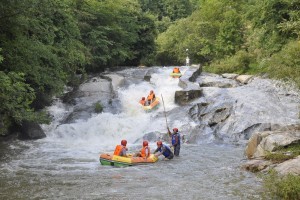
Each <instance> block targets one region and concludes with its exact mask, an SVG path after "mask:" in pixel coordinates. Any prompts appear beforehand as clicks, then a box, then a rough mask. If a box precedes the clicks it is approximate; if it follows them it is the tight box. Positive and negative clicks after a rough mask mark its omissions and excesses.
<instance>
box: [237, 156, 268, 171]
mask: <svg viewBox="0 0 300 200" xmlns="http://www.w3.org/2000/svg"><path fill="white" fill-rule="evenodd" d="M271 164H272V162H270V161H267V160H260V159H254V160H249V161H247V162H246V163H245V164H243V165H242V166H241V167H242V169H244V170H247V171H251V172H259V171H261V170H264V169H266V168H267V167H269V166H270V165H271Z"/></svg>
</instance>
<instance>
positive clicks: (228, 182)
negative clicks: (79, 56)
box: [0, 67, 262, 200]
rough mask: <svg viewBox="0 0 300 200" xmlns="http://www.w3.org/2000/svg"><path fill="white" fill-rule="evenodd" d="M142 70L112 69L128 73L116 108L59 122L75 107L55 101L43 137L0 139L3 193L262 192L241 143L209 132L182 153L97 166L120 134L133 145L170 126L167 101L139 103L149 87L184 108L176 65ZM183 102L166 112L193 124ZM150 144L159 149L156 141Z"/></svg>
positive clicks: (184, 195)
mask: <svg viewBox="0 0 300 200" xmlns="http://www.w3.org/2000/svg"><path fill="white" fill-rule="evenodd" d="M181 69H182V71H183V72H184V70H186V67H182V68H181ZM143 70H144V69H125V70H123V71H119V72H115V73H118V74H120V75H123V76H125V78H127V80H126V81H125V83H124V84H122V85H121V86H120V87H118V89H117V96H116V99H115V101H114V103H113V106H112V107H113V108H111V109H107V110H105V111H104V112H103V113H100V114H93V115H92V116H91V117H89V118H87V119H79V120H76V122H74V123H68V124H59V121H60V120H61V118H63V117H64V116H65V115H66V114H67V113H69V112H71V110H72V108H70V106H66V105H64V104H62V103H61V102H60V101H56V102H55V103H54V104H53V105H52V106H51V107H49V108H48V110H49V112H50V113H51V114H52V115H53V116H54V120H53V122H52V123H51V124H50V125H43V129H44V130H45V132H46V135H47V137H46V138H44V139H40V140H36V141H14V142H12V143H10V144H9V145H8V144H2V145H0V146H2V149H1V150H0V151H1V153H0V167H1V169H0V173H1V175H0V186H1V187H0V199H231V200H232V199H261V194H262V189H261V188H262V186H261V180H260V179H259V178H258V177H257V176H255V175H254V174H252V173H249V172H246V171H243V170H241V169H240V164H241V163H242V162H243V161H244V159H245V157H244V155H243V151H244V148H245V147H244V146H243V145H233V144H222V143H215V142H213V141H211V140H210V139H209V138H207V139H206V140H202V141H197V142H196V144H188V143H185V144H183V145H182V147H181V154H180V156H179V157H176V158H174V159H173V160H171V161H163V160H160V161H159V162H157V163H155V164H150V165H143V166H134V167H125V168H115V167H111V166H102V165H100V163H99V154H100V153H103V152H112V151H113V149H114V147H115V145H116V144H118V143H119V142H120V141H121V140H122V139H127V141H128V145H127V146H128V148H129V150H130V151H133V152H134V151H136V150H137V149H139V148H140V146H141V142H140V141H141V137H143V136H144V135H145V134H146V133H149V132H155V131H158V132H166V122H165V118H164V115H163V114H162V113H163V106H160V107H159V108H158V109H157V110H155V111H153V112H150V113H145V112H144V111H143V110H142V109H141V108H140V107H139V105H138V100H139V99H140V98H141V97H142V96H146V95H147V94H148V92H149V90H151V89H153V90H154V91H155V93H156V94H157V95H160V94H163V98H164V101H165V106H166V110H167V111H170V110H174V109H179V107H178V105H176V104H175V103H174V92H175V91H176V90H180V89H181V88H180V87H179V86H178V79H172V78H170V77H169V73H170V70H171V68H169V67H163V68H156V70H155V72H154V73H153V74H152V78H151V81H150V82H146V81H143V79H142V78H141V76H140V74H142V72H143ZM134 74H138V75H137V76H133V75H134ZM184 109H186V108H183V110H181V111H179V112H178V116H176V117H174V116H173V115H172V116H168V121H169V123H170V124H172V125H174V124H176V126H177V127H179V128H180V127H182V126H184V125H186V124H187V123H189V124H190V126H194V125H195V122H192V121H189V120H190V119H189V118H188V116H187V115H185V114H184V113H187V110H184ZM184 134H188V133H184ZM136 141H138V142H136ZM150 147H151V149H152V150H154V149H155V147H156V144H155V142H154V141H152V142H150ZM4 152H5V153H4Z"/></svg>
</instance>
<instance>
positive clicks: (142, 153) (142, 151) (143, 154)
mask: <svg viewBox="0 0 300 200" xmlns="http://www.w3.org/2000/svg"><path fill="white" fill-rule="evenodd" d="M146 149H148V153H147V155H146ZM149 156H150V148H149V147H148V146H146V147H143V148H142V150H141V157H143V158H148V157H149Z"/></svg>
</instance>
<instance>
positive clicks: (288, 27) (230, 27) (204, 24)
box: [157, 0, 300, 87]
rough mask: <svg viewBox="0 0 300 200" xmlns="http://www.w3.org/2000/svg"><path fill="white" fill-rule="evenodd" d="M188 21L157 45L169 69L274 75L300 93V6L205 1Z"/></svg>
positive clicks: (260, 0) (288, 0)
mask: <svg viewBox="0 0 300 200" xmlns="http://www.w3.org/2000/svg"><path fill="white" fill-rule="evenodd" d="M198 5H199V7H198V8H197V9H196V10H195V11H194V12H193V13H192V14H191V15H190V16H189V17H187V18H184V19H180V20H178V21H176V22H175V23H173V24H172V25H171V26H170V27H169V28H168V29H167V30H166V31H165V32H164V33H162V34H160V35H159V36H158V39H157V45H158V50H157V57H158V59H160V61H161V62H162V63H164V64H167V63H175V64H176V63H181V64H184V61H185V57H186V56H187V54H186V49H189V51H188V55H189V57H190V58H191V60H192V63H201V64H203V65H204V66H205V70H206V71H210V72H215V73H223V72H227V73H230V72H235V73H252V74H255V73H261V72H262V73H268V74H269V75H270V76H271V77H274V78H278V79H283V80H292V81H294V82H296V84H297V85H298V87H300V38H299V37H300V1H298V0H240V1H233V0H199V4H198Z"/></svg>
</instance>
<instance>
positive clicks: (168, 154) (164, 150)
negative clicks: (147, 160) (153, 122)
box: [154, 141, 174, 160]
mask: <svg viewBox="0 0 300 200" xmlns="http://www.w3.org/2000/svg"><path fill="white" fill-rule="evenodd" d="M156 144H157V149H156V150H155V151H154V154H155V156H156V157H158V156H160V155H163V156H165V160H171V159H172V158H173V157H174V154H173V152H172V150H171V149H170V147H168V146H167V145H165V144H163V143H162V141H158V142H157V143H156Z"/></svg>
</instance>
